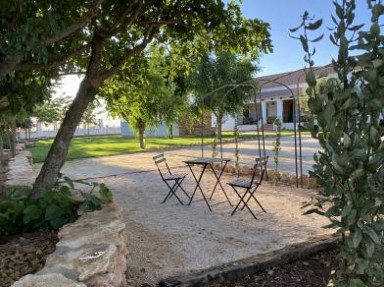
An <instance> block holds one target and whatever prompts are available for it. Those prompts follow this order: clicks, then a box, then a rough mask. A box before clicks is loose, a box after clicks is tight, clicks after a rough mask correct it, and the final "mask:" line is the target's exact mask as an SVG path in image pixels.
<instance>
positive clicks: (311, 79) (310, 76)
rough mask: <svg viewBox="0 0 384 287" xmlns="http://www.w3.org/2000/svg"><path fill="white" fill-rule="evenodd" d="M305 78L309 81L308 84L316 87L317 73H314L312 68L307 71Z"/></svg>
mask: <svg viewBox="0 0 384 287" xmlns="http://www.w3.org/2000/svg"><path fill="white" fill-rule="evenodd" d="M305 80H306V81H307V83H308V85H309V86H310V87H315V86H316V77H315V74H314V73H313V71H312V69H310V70H309V71H308V72H307V73H306V75H305Z"/></svg>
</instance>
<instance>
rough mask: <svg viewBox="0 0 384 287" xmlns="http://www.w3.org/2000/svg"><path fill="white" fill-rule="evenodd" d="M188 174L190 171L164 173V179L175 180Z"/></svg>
mask: <svg viewBox="0 0 384 287" xmlns="http://www.w3.org/2000/svg"><path fill="white" fill-rule="evenodd" d="M187 175H188V173H174V174H167V175H164V180H175V179H181V178H184V177H186V176H187Z"/></svg>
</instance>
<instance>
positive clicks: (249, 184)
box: [228, 156, 268, 219]
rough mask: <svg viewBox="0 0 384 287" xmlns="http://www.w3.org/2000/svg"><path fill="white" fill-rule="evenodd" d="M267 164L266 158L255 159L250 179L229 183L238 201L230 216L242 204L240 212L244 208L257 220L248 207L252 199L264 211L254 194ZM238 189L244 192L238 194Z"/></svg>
mask: <svg viewBox="0 0 384 287" xmlns="http://www.w3.org/2000/svg"><path fill="white" fill-rule="evenodd" d="M267 163H268V156H265V157H260V158H256V163H255V165H254V168H253V173H252V178H251V179H248V178H238V179H236V180H234V181H232V182H230V183H228V185H230V186H231V187H232V188H233V190H234V191H235V192H236V194H237V195H238V196H239V198H240V201H239V203H238V204H237V205H236V207H235V209H234V210H233V211H232V213H231V215H234V214H235V212H236V211H237V209H238V208H239V206H240V204H241V203H243V204H244V205H243V207H242V208H241V210H243V209H244V208H245V207H246V208H247V209H248V210H249V212H250V213H251V214H252V216H253V217H254V218H255V219H257V217H256V215H255V214H254V213H253V211H252V210H251V208H250V207H249V206H248V202H249V200H250V199H251V198H253V199H254V200H255V201H256V202H257V204H258V205H259V206H260V207H261V209H262V210H263V211H264V212H266V211H265V209H264V207H263V206H262V205H261V204H260V202H259V201H258V200H257V198H256V197H255V192H256V190H257V188H258V187H259V186H260V185H261V182H262V181H263V178H264V176H265V175H266V172H267ZM258 171H259V176H256V174H257V172H258ZM238 188H242V189H245V192H244V194H243V195H241V194H240V192H239V190H238ZM247 196H248V198H247V199H246V200H245V198H246V197H247Z"/></svg>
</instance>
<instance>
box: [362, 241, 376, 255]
mask: <svg viewBox="0 0 384 287" xmlns="http://www.w3.org/2000/svg"><path fill="white" fill-rule="evenodd" d="M364 243H365V251H366V252H367V256H368V258H371V257H372V255H373V252H375V243H374V242H373V241H372V240H370V239H366V240H364Z"/></svg>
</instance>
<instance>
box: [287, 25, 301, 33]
mask: <svg viewBox="0 0 384 287" xmlns="http://www.w3.org/2000/svg"><path fill="white" fill-rule="evenodd" d="M303 26H304V22H303V23H301V24H300V26H298V27H296V28H292V29H289V32H291V33H295V32H296V31H297V30H299V29H300V28H301V27H303Z"/></svg>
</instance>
